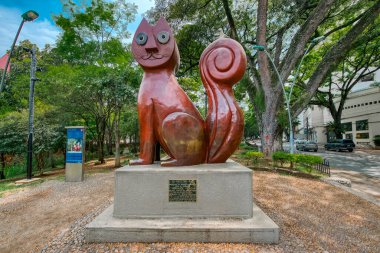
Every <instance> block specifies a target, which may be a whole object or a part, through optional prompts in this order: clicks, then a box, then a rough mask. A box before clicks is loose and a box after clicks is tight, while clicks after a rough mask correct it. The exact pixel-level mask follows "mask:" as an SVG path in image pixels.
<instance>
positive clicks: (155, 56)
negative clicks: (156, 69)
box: [141, 53, 165, 60]
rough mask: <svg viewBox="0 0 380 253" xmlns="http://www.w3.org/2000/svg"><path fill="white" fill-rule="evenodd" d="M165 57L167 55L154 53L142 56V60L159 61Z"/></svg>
mask: <svg viewBox="0 0 380 253" xmlns="http://www.w3.org/2000/svg"><path fill="white" fill-rule="evenodd" d="M164 57H165V55H162V54H154V53H150V54H147V55H143V56H141V58H142V59H143V60H149V59H151V60H159V59H162V58H164Z"/></svg>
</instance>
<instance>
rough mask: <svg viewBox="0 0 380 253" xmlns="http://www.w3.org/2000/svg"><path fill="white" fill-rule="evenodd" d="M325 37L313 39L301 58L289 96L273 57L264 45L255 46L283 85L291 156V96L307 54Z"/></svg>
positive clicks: (292, 137)
mask: <svg viewBox="0 0 380 253" xmlns="http://www.w3.org/2000/svg"><path fill="white" fill-rule="evenodd" d="M324 39H325V37H324V36H321V37H317V38H315V39H313V40H312V41H311V43H310V45H309V46H308V48H307V49H306V51H305V53H304V54H303V56H302V58H301V61H300V64H298V67H297V70H296V73H295V76H294V78H293V82H292V84H291V85H290V92H289V94H288V95H287V94H286V91H285V85H284V83H283V81H282V78H281V76H280V73H279V72H278V70H277V67H276V65H275V64H274V61H273V59H272V57H271V56H270V54H269V53H268V51H267V50H266V49H265V47H264V46H262V45H254V46H253V49H255V50H257V51H263V52H264V53H265V54H266V56H267V57H268V59H269V61H270V62H271V64H272V65H273V68H274V70H275V72H276V74H277V77H278V80H279V81H280V84H281V87H282V91H283V92H284V97H285V102H286V107H287V111H288V120H289V135H290V136H289V139H290V140H289V144H290V153H291V154H294V131H293V123H292V116H291V112H290V101H291V96H292V92H293V87H294V84H295V82H296V79H297V76H298V73H299V70H300V68H301V65H302V62H303V59H304V58H305V56H306V54H307V53H308V52H309V50H310V48H311V46H312V45H315V44H317V43H318V42H320V41H322V40H324Z"/></svg>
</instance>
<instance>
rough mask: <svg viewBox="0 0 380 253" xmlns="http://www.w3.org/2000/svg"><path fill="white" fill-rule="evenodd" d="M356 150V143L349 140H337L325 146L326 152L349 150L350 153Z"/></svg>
mask: <svg viewBox="0 0 380 253" xmlns="http://www.w3.org/2000/svg"><path fill="white" fill-rule="evenodd" d="M354 148H355V143H354V142H353V141H352V140H349V139H337V140H333V141H331V142H328V143H326V145H325V149H326V150H336V151H342V150H348V151H349V152H352V151H353V150H354Z"/></svg>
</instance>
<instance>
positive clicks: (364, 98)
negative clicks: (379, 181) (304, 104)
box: [296, 70, 380, 146]
mask: <svg viewBox="0 0 380 253" xmlns="http://www.w3.org/2000/svg"><path fill="white" fill-rule="evenodd" d="M379 82H380V70H379V71H377V72H375V73H374V75H372V76H370V77H369V78H368V77H367V78H366V79H364V80H362V81H361V82H359V83H358V84H356V85H355V87H354V88H353V89H352V91H351V93H350V94H349V95H348V97H347V99H346V102H345V104H344V107H343V112H342V119H341V122H342V124H343V127H344V129H345V133H344V134H343V138H345V139H352V140H353V141H354V142H355V143H356V144H359V145H370V146H374V143H373V137H374V136H375V135H380V86H379V85H378V84H379ZM376 84H377V85H376ZM334 102H335V105H336V106H338V103H339V102H340V97H337V98H336V99H334ZM298 120H299V121H300V125H299V127H298V128H297V134H296V138H297V139H309V140H313V141H316V142H317V143H320V144H324V143H326V142H327V141H328V133H327V129H326V127H327V125H328V123H329V122H331V121H332V120H333V119H332V117H331V114H330V112H329V110H328V109H327V108H324V107H319V106H315V105H314V106H310V107H308V108H307V109H306V110H305V111H304V112H302V113H301V114H300V115H299V116H298ZM330 138H331V137H330Z"/></svg>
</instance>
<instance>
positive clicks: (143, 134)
mask: <svg viewBox="0 0 380 253" xmlns="http://www.w3.org/2000/svg"><path fill="white" fill-rule="evenodd" d="M138 112H139V123H140V155H139V159H137V160H131V161H129V165H146V164H152V163H153V162H154V154H155V152H154V148H155V145H156V140H155V137H154V129H153V127H154V126H153V104H150V105H145V106H141V105H140V104H139V106H138Z"/></svg>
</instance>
